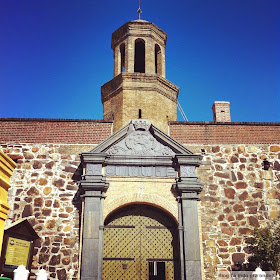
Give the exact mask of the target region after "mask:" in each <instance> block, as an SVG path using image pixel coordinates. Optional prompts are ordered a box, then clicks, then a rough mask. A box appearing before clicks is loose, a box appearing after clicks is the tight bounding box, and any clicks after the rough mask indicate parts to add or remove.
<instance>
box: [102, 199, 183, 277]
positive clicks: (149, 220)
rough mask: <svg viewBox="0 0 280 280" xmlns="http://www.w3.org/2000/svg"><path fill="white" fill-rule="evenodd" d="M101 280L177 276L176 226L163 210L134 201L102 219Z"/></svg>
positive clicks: (177, 248)
mask: <svg viewBox="0 0 280 280" xmlns="http://www.w3.org/2000/svg"><path fill="white" fill-rule="evenodd" d="M104 225H105V226H104V245H103V270H102V279H103V280H109V279H110V280H116V279H117V280H127V279H139V280H174V279H176V280H178V279H180V273H179V246H178V226H177V224H176V222H175V221H174V220H173V218H171V217H170V216H169V215H168V214H167V213H165V212H164V211H162V210H160V209H158V208H155V207H153V206H150V205H145V204H133V205H128V206H125V207H122V208H120V209H118V210H117V211H115V212H113V213H112V214H111V215H109V217H107V219H106V220H105V223H104Z"/></svg>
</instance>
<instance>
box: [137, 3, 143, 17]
mask: <svg viewBox="0 0 280 280" xmlns="http://www.w3.org/2000/svg"><path fill="white" fill-rule="evenodd" d="M137 13H138V19H141V14H142V10H141V0H139V7H138V10H137Z"/></svg>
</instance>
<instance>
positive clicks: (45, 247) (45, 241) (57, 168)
mask: <svg viewBox="0 0 280 280" xmlns="http://www.w3.org/2000/svg"><path fill="white" fill-rule="evenodd" d="M93 146H94V145H66V144H5V145H4V144H3V145H0V147H1V148H2V149H3V151H4V152H5V153H7V154H8V155H9V156H10V157H11V158H12V159H14V160H16V161H17V167H16V169H15V172H14V175H13V177H12V180H11V184H12V188H11V190H10V193H9V198H8V201H9V203H10V204H11V211H10V213H9V218H8V219H9V221H10V222H13V221H15V220H18V219H20V218H25V217H27V218H28V220H29V222H30V223H31V224H32V225H33V227H34V229H35V230H36V232H37V233H38V235H39V236H40V240H38V242H36V246H35V254H36V255H35V257H34V261H33V265H32V275H33V276H32V277H31V279H34V273H36V271H37V270H38V269H40V268H44V269H46V270H47V271H48V272H49V274H50V279H59V280H65V279H66V272H67V273H70V274H71V273H73V276H72V277H70V278H69V279H72V280H76V279H77V273H78V265H79V260H78V256H79V211H78V209H77V208H76V207H75V205H74V203H73V198H74V196H75V194H76V192H77V184H76V183H75V181H74V180H73V178H72V177H73V174H74V173H75V172H76V170H77V167H78V165H79V163H80V157H79V154H80V153H82V152H88V151H90V150H91V149H92V148H93ZM187 148H189V149H190V150H192V151H193V152H195V153H200V154H202V155H203V165H202V166H201V167H200V168H199V169H198V170H197V175H198V177H199V178H200V180H201V181H202V182H203V184H204V190H203V192H202V194H201V202H200V210H201V211H200V215H201V235H202V244H203V246H202V250H203V261H204V273H205V279H216V273H217V271H218V270H222V269H229V268H231V267H232V266H233V265H234V264H235V263H240V262H243V261H245V260H247V258H248V249H247V245H246V238H247V237H249V236H250V235H251V234H252V232H253V229H254V227H256V226H257V227H258V226H264V225H266V224H267V223H268V221H270V220H271V219H275V218H277V217H278V212H279V211H278V209H279V204H280V202H279V201H280V182H279V173H280V146H279V145H275V144H273V145H269V144H265V145H225V144H224V145H189V146H187ZM265 159H266V160H267V161H268V162H270V163H271V166H270V168H269V170H264V167H263V160H265ZM110 180H111V184H112V189H111V190H110V188H109V190H108V202H106V200H105V211H106V213H105V215H106V214H108V213H110V212H111V211H112V210H113V208H114V207H120V206H121V204H123V203H129V202H131V201H132V200H133V199H134V198H133V194H132V192H136V191H137V193H138V196H137V195H136V196H135V200H139V202H145V201H146V202H147V203H150V204H153V199H151V197H149V196H147V198H145V196H144V195H141V193H143V192H144V191H146V192H147V193H151V194H152V195H153V197H156V196H157V194H156V191H155V190H154V189H152V188H153V185H156V187H157V188H158V192H159V193H160V195H161V196H162V194H163V189H164V190H165V191H166V190H167V189H168V191H167V192H166V193H165V196H166V198H167V200H166V205H163V206H162V207H163V208H166V209H167V210H168V212H170V213H172V214H173V216H175V217H176V215H175V213H174V209H175V208H174V207H175V204H176V202H175V198H174V197H173V196H172V194H171V193H169V186H170V187H171V185H172V182H171V181H172V180H171V179H167V181H168V182H162V179H158V180H156V181H155V182H153V181H150V182H147V180H146V179H145V178H142V179H139V180H140V181H141V180H142V181H143V180H144V181H145V182H144V181H143V182H142V184H139V185H138V184H137V182H134V181H133V182H126V181H125V179H123V180H124V181H125V182H121V181H120V180H121V178H119V179H118V180H116V179H110ZM131 180H133V179H131ZM136 181H137V180H136ZM125 184H128V185H133V187H131V188H127V190H128V192H129V190H130V193H126V196H127V197H128V198H129V197H130V198H131V199H130V200H131V201H128V202H127V201H125V200H124V201H123V200H121V198H120V199H119V200H118V199H117V197H116V193H117V192H118V191H119V190H117V189H116V188H117V187H118V186H121V187H122V188H123V187H124V186H125ZM114 186H115V187H116V188H114ZM114 192H115V195H112V193H114ZM109 199H111V202H110V201H109ZM109 202H110V203H109ZM160 203H162V201H160V199H159V200H158V201H156V200H155V201H154V204H155V205H156V206H157V205H159V204H160ZM114 205H115V206H114Z"/></svg>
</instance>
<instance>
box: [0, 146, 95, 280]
mask: <svg viewBox="0 0 280 280" xmlns="http://www.w3.org/2000/svg"><path fill="white" fill-rule="evenodd" d="M0 148H2V149H3V151H4V152H5V153H7V154H8V155H10V157H11V158H12V159H14V160H15V161H17V167H16V169H15V172H14V175H13V176H12V178H11V185H12V188H11V189H10V191H9V197H8V201H9V203H10V205H11V209H10V212H9V216H8V220H7V222H8V224H9V223H12V222H14V221H17V220H19V219H21V218H28V221H29V223H30V224H31V225H32V226H33V227H34V230H35V231H36V232H37V233H38V235H39V236H40V239H39V240H37V241H36V245H35V256H34V258H33V264H32V274H31V275H32V277H31V279H35V277H34V274H35V273H36V272H37V271H38V270H39V269H40V268H44V269H46V270H47V272H48V274H49V275H50V277H49V279H59V280H65V279H66V272H67V274H68V275H69V274H70V275H71V274H72V276H73V277H70V278H67V279H72V280H75V279H77V272H78V255H79V211H78V209H77V208H76V207H75V205H74V203H73V198H74V196H75V194H76V192H77V189H78V186H77V184H76V183H75V182H74V181H73V178H72V176H73V174H74V173H75V172H76V170H77V167H78V165H79V163H80V157H79V153H81V152H85V151H89V150H90V149H92V148H93V146H90V145H88V146H83V145H56V144H49V145H46V144H45V145H44V144H37V145H35V144H34V145H29V144H10V145H0Z"/></svg>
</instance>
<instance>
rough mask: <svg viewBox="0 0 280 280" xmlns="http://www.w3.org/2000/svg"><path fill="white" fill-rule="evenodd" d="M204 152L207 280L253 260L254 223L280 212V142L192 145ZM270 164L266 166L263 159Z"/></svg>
mask: <svg viewBox="0 0 280 280" xmlns="http://www.w3.org/2000/svg"><path fill="white" fill-rule="evenodd" d="M188 148H189V149H191V150H193V151H194V152H199V151H200V152H201V151H202V154H203V156H204V158H203V160H204V165H202V166H201V167H200V168H199V169H198V172H197V174H198V177H199V178H200V180H201V182H202V183H203V184H204V189H203V191H202V193H201V232H202V240H203V256H204V272H205V276H206V279H217V276H216V274H217V271H218V270H225V269H226V270H228V269H232V268H233V265H238V264H241V263H243V262H244V261H247V260H248V257H249V254H248V247H247V243H246V240H247V238H248V237H249V236H250V235H251V234H252V233H253V230H254V228H255V227H262V226H266V225H267V224H268V222H269V221H272V220H273V219H276V218H277V217H278V216H279V206H280V181H279V179H280V146H279V145H219V146H216V145H215V146H213V145H203V146H188ZM265 159H266V160H267V161H269V162H270V164H271V166H270V167H269V169H268V170H264V166H263V161H264V160H265Z"/></svg>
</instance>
